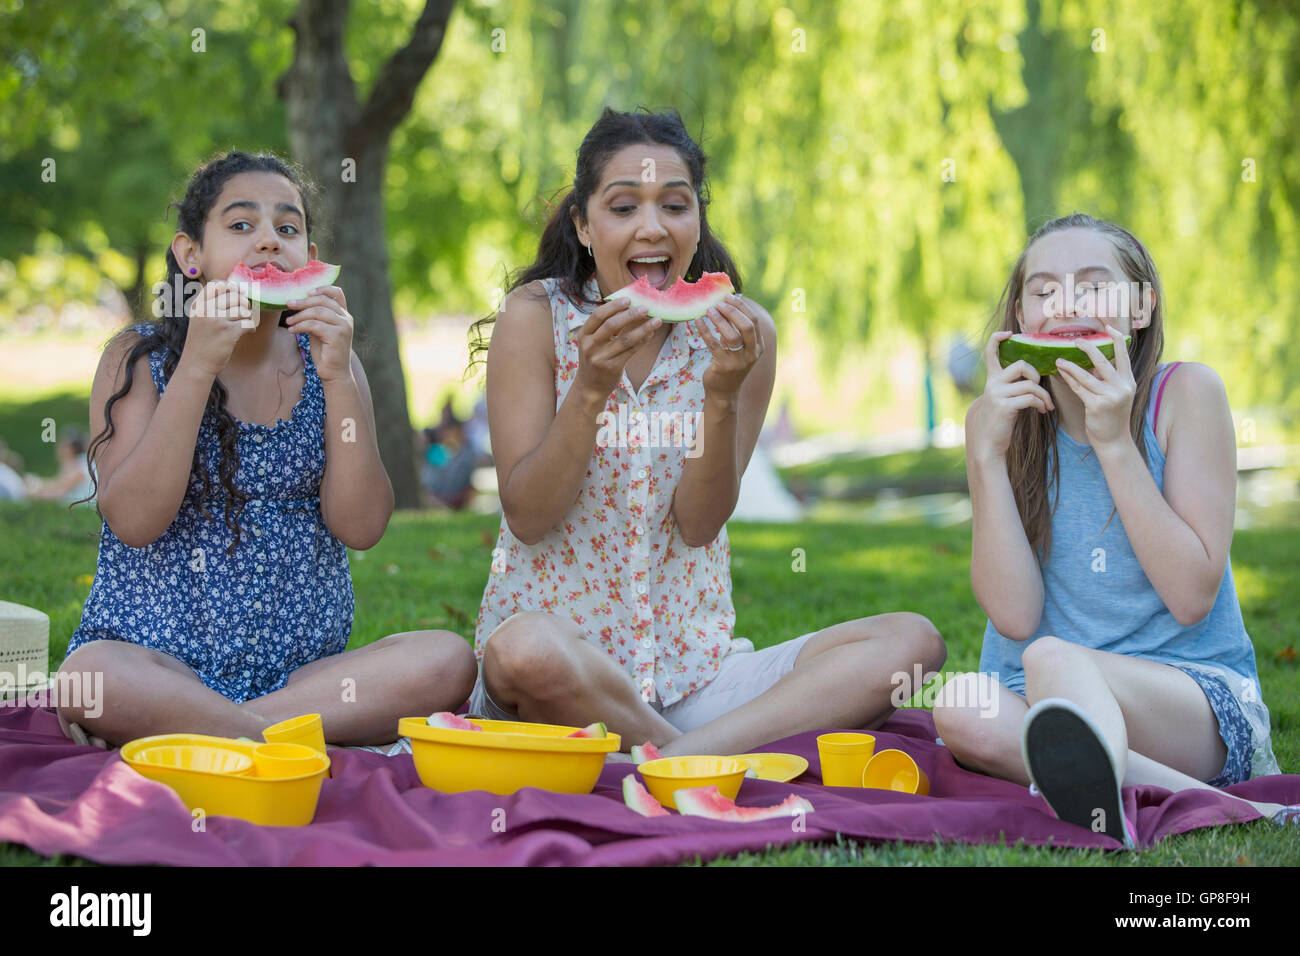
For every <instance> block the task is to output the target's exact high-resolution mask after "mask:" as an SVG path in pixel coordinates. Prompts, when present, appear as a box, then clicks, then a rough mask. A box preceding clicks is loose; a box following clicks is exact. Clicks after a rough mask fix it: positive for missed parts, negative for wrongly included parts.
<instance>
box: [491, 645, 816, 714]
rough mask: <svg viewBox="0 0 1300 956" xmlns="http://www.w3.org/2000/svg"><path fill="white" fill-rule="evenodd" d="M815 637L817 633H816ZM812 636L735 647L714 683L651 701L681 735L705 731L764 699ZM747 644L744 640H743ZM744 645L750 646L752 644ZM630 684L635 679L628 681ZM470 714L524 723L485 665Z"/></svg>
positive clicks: (788, 671) (724, 661)
mask: <svg viewBox="0 0 1300 956" xmlns="http://www.w3.org/2000/svg"><path fill="white" fill-rule="evenodd" d="M814 633H815V632H814ZM812 636H813V635H812V633H809V634H801V635H800V636H799V637H796V638H794V639H793V640H790V641H785V642H783V643H781V644H774V645H773V646H772V647H765V648H763V650H761V651H756V650H754V646H753V645H752V644H750V645H749V648H748V649H744V648H743V647H733V648H732V650H731V651H730V652H729V653H728V654H727V656H726V657H724V658H723V659H722V665H721V666H720V667H719V668H718V673H717V674H715V675H714V677H713V680H711V681H709V682H708V683H707V684H706V685H704V687H702V688H700V689H699V690H697V691H695V692H693V693H690V694H687V695H686V696H685V697H683V698H681V699H680V700H678V701H677V702H675V703H673V704H669V705H668V706H667V707H663V706H661V705H660V703H659V702H658V701H657V700H654V701H650V702H649V703H650V706H651V707H653V708H654V709H655V710H656V711H657V712H658V713H659V714H660V715H662V716H663V718H664V719H665V720H666V721H668V723H670V724H672V725H673V726H674V727H676V728H677V730H678V731H680V732H681V733H686V732H688V731H691V730H694V729H695V728H696V727H703V726H704V725H705V724H707V723H709V722H710V721H712V720H715V719H716V718H718V717H721V716H722V715H723V714H726V713H730V712H731V711H733V710H735V709H736V708H737V707H741V706H744V705H745V704H747V703H749V702H750V701H751V700H753V699H754V698H755V697H758V696H760V695H762V694H763V693H764V692H765V691H767V689H768V688H769V687H771V686H772V685H773V684H775V683H776V682H777V681H779V680H780V679H781V678H782V677H784V676H785V675H786V674H788V673H790V671H792V670H794V662H795V658H797V657H798V656H799V652H800V651H801V650H803V646H804V644H805V643H807V641H808V638H810V637H812ZM742 640H743V639H742ZM744 643H746V644H748V643H749V642H748V641H745V642H744ZM628 680H629V682H630V681H631V678H630V677H629V678H628ZM469 712H470V713H471V714H479V715H480V716H483V717H486V718H488V719H489V720H520V719H521V718H520V716H519V715H518V714H516V713H514V712H513V711H510V710H508V709H506V708H505V707H502V706H501V705H499V704H498V703H497V702H496V701H494V700H493V699H492V697H491V695H490V694H488V691H487V684H486V683H485V682H484V681H483V664H482V662H480V663H479V666H478V680H477V681H476V682H475V683H474V691H473V693H471V694H470V695H469Z"/></svg>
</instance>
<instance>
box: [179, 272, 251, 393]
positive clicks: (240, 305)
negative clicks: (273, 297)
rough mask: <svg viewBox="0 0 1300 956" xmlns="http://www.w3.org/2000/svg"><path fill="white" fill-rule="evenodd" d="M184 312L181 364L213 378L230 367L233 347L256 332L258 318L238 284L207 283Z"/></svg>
mask: <svg viewBox="0 0 1300 956" xmlns="http://www.w3.org/2000/svg"><path fill="white" fill-rule="evenodd" d="M187 312H188V314H189V320H190V321H189V327H188V328H187V329H186V332H185V344H184V346H182V349H181V358H182V361H185V362H187V363H192V364H193V365H194V367H196V368H198V369H200V370H201V371H202V372H204V374H208V375H211V376H212V377H213V378H216V376H217V375H218V374H220V372H221V370H222V369H224V368H225V367H226V366H227V365H228V364H230V356H231V355H232V354H233V353H234V351H235V345H236V343H238V342H239V339H240V337H241V336H244V335H247V334H248V333H249V332H251V331H253V330H254V329H256V328H257V324H258V321H259V318H260V313H257V312H254V311H253V303H252V302H251V301H249V298H248V296H247V295H245V294H244V293H243V292H242V291H240V288H239V284H238V283H235V282H227V281H226V280H224V279H214V280H213V281H212V282H209V283H207V284H206V285H205V286H204V287H203V290H202V291H201V292H200V293H199V294H198V295H196V296H195V297H194V298H192V299H190V301H189V305H188V307H187Z"/></svg>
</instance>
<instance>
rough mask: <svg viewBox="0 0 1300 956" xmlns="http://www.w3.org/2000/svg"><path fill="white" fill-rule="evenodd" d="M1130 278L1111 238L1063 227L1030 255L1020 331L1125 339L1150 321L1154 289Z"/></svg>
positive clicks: (1018, 309)
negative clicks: (1113, 333) (1111, 334)
mask: <svg viewBox="0 0 1300 956" xmlns="http://www.w3.org/2000/svg"><path fill="white" fill-rule="evenodd" d="M1143 285H1144V284H1143V283H1137V282H1134V281H1133V280H1131V279H1130V278H1129V276H1128V275H1127V274H1125V272H1124V269H1123V267H1122V266H1121V265H1120V262H1119V257H1118V256H1117V255H1116V252H1115V246H1114V244H1113V243H1112V242H1111V240H1110V239H1109V238H1108V237H1107V236H1106V235H1105V234H1104V233H1101V232H1098V231H1096V230H1095V229H1062V230H1061V231H1059V232H1053V233H1049V234H1048V235H1046V236H1043V237H1042V238H1041V239H1039V240H1038V241H1037V242H1035V243H1034V244H1033V245H1032V246H1031V247H1030V249H1029V253H1028V255H1027V256H1025V283H1024V286H1023V288H1022V289H1021V292H1020V298H1019V300H1018V301H1017V302H1016V313H1017V318H1018V319H1019V320H1020V329H1021V331H1022V332H1026V333H1028V334H1030V335H1035V334H1040V333H1041V334H1052V333H1063V334H1068V333H1072V332H1079V333H1101V334H1103V335H1104V334H1105V333H1106V326H1107V325H1111V326H1114V327H1115V328H1116V329H1118V330H1119V331H1120V332H1122V333H1124V334H1125V335H1127V334H1129V333H1130V332H1131V331H1132V330H1133V329H1141V328H1145V327H1146V326H1148V325H1149V324H1150V323H1151V309H1152V307H1153V305H1154V303H1155V291H1154V290H1153V289H1151V288H1142V286H1143Z"/></svg>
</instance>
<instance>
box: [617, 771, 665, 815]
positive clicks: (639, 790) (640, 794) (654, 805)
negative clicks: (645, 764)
mask: <svg viewBox="0 0 1300 956" xmlns="http://www.w3.org/2000/svg"><path fill="white" fill-rule="evenodd" d="M623 802H624V803H626V804H627V805H628V808H629V809H631V810H635V811H636V812H637V813H639V814H641V816H643V817H666V816H670V815H671V814H669V812H668V811H667V810H666V809H665V808H664V806H663V804H661V803H660V802H659V801H658V800H656V799H655V798H654V797H652V796H651V795H650V791H649V790H647V789H646V788H645V787H643V786H641V784H640V783H638V782H637V779H636V776H635V775H634V774H630V773H629V774H628V775H627V776H626V777H624V778H623Z"/></svg>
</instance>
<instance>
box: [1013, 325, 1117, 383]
mask: <svg viewBox="0 0 1300 956" xmlns="http://www.w3.org/2000/svg"><path fill="white" fill-rule="evenodd" d="M1079 338H1084V339H1086V340H1087V341H1088V342H1091V343H1092V344H1093V345H1095V346H1097V351H1099V352H1101V354H1102V355H1104V356H1106V358H1107V360H1109V361H1114V360H1115V340H1114V339H1113V338H1111V337H1110V336H1109V335H1104V334H1098V335H1087V336H1068V335H1059V336H1058V335H1024V334H1017V335H1013V336H1011V337H1010V338H1007V339H1003V340H1002V341H1001V342H999V343H998V361H999V362H1001V363H1002V367H1003V368H1007V367H1008V366H1011V365H1014V364H1015V363H1016V362H1019V361H1022V360H1023V361H1025V362H1028V363H1029V364H1030V365H1031V366H1033V367H1034V368H1035V369H1036V370H1037V371H1038V374H1039V375H1053V374H1055V373H1057V372H1059V371H1060V369H1058V368H1057V367H1056V360H1057V359H1059V358H1062V359H1065V360H1066V361H1067V362H1073V363H1074V364H1075V365H1078V366H1079V367H1080V368H1092V359H1091V358H1089V357H1088V353H1087V352H1085V351H1084V350H1083V349H1081V348H1079V346H1078V345H1076V344H1074V343H1075V342H1077V341H1078V339H1079ZM1052 339H1058V340H1059V342H1055V341H1051V340H1052ZM1132 341H1133V337H1132V336H1131V335H1126V336H1124V346H1125V348H1127V347H1128V346H1129V345H1130V344H1131V343H1132Z"/></svg>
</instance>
